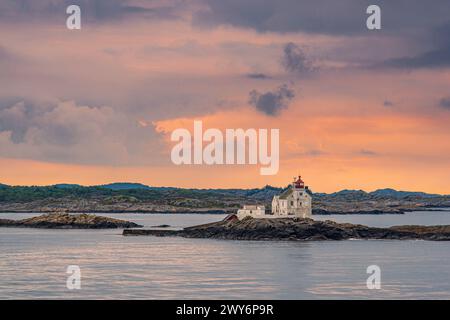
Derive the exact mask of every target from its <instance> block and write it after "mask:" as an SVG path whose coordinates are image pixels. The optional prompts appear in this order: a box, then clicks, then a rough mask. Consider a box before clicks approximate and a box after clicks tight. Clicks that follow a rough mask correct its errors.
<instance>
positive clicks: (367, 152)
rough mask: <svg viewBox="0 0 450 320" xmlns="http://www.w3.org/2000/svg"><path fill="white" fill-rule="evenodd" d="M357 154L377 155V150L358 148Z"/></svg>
mask: <svg viewBox="0 0 450 320" xmlns="http://www.w3.org/2000/svg"><path fill="white" fill-rule="evenodd" d="M358 154H360V155H363V156H376V155H378V153H377V152H375V151H372V150H367V149H361V150H359V152H358Z"/></svg>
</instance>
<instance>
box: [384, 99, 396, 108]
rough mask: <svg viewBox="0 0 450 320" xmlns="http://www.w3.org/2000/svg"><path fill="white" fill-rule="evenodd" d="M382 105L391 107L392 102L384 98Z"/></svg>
mask: <svg viewBox="0 0 450 320" xmlns="http://www.w3.org/2000/svg"><path fill="white" fill-rule="evenodd" d="M383 106H385V107H392V106H394V103H393V102H392V101H390V100H384V102H383Z"/></svg>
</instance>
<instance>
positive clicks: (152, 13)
mask: <svg viewBox="0 0 450 320" xmlns="http://www.w3.org/2000/svg"><path fill="white" fill-rule="evenodd" d="M69 5H78V6H80V8H81V13H82V19H83V21H90V22H92V21H97V22H104V21H110V20H113V21H114V20H116V19H122V18H129V17H143V18H161V19H174V18H176V17H177V14H176V13H175V11H176V10H175V7H174V6H167V5H158V4H154V3H145V4H141V5H137V4H136V3H135V2H132V1H130V0H39V1H35V0H21V1H16V0H2V1H0V17H2V18H4V19H9V20H30V19H40V18H45V19H46V20H44V21H48V20H53V19H57V20H63V19H66V17H67V15H66V8H67V7H68V6H69Z"/></svg>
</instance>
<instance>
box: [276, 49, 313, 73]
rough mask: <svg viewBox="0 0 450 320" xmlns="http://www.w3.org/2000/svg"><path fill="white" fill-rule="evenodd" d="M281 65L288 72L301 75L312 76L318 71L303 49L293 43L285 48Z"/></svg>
mask: <svg viewBox="0 0 450 320" xmlns="http://www.w3.org/2000/svg"><path fill="white" fill-rule="evenodd" d="M281 64H282V66H283V67H284V68H285V70H286V71H288V72H292V73H297V74H299V75H306V74H310V73H312V72H314V71H315V70H316V68H315V67H313V65H312V62H311V61H310V60H309V59H308V58H307V57H306V54H305V52H304V51H303V49H302V48H300V47H299V46H298V45H296V44H295V43H292V42H289V43H287V44H286V45H285V46H284V49H283V57H282V59H281Z"/></svg>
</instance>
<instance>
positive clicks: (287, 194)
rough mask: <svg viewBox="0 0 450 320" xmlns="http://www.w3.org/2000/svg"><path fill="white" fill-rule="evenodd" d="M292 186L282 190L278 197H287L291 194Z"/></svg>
mask: <svg viewBox="0 0 450 320" xmlns="http://www.w3.org/2000/svg"><path fill="white" fill-rule="evenodd" d="M292 191H293V190H292V188H291V187H289V188H288V189H287V190H286V191H284V192H283V193H282V194H280V199H283V200H284V199H287V197H289V196H290V195H291V194H292Z"/></svg>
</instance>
